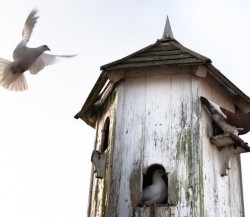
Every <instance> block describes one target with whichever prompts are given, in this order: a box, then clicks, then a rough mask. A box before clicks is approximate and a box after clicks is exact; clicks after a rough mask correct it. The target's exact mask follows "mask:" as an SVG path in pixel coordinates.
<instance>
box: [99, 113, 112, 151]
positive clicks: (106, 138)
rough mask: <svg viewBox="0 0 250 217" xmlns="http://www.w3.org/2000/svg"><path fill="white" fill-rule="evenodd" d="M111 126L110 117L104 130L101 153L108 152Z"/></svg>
mask: <svg viewBox="0 0 250 217" xmlns="http://www.w3.org/2000/svg"><path fill="white" fill-rule="evenodd" d="M109 126H110V119H109V117H107V118H106V120H105V123H104V126H103V129H102V142H101V152H104V151H106V150H107V148H108V146H109Z"/></svg>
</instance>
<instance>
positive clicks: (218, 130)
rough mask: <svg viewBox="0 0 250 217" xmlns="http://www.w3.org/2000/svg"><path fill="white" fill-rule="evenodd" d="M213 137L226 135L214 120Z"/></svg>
mask: <svg viewBox="0 0 250 217" xmlns="http://www.w3.org/2000/svg"><path fill="white" fill-rule="evenodd" d="M212 127H213V136H218V135H221V134H223V133H224V131H223V130H222V129H221V128H220V127H219V126H218V124H216V123H215V121H214V120H212Z"/></svg>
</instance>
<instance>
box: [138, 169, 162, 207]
mask: <svg viewBox="0 0 250 217" xmlns="http://www.w3.org/2000/svg"><path fill="white" fill-rule="evenodd" d="M164 175H166V173H165V172H164V171H163V170H162V169H157V170H155V172H154V174H153V183H152V184H151V185H149V186H147V187H146V188H144V189H143V192H142V204H144V205H149V206H150V205H153V204H163V203H166V198H167V186H166V183H165V181H164V179H163V176H164Z"/></svg>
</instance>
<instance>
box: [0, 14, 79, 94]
mask: <svg viewBox="0 0 250 217" xmlns="http://www.w3.org/2000/svg"><path fill="white" fill-rule="evenodd" d="M37 19H38V16H37V10H35V9H34V10H32V11H31V13H30V14H29V16H28V17H27V20H26V21H25V24H24V28H23V32H22V37H23V38H22V41H21V42H20V43H19V44H18V45H17V47H16V48H15V50H14V52H13V59H14V61H13V62H11V61H9V60H6V59H3V58H1V57H0V85H2V86H3V87H4V88H6V89H9V90H15V91H22V90H26V89H27V88H28V85H27V82H26V79H25V77H24V75H23V73H24V72H25V71H27V70H29V71H30V73H31V74H37V73H38V72H39V71H40V70H42V69H43V68H44V67H45V66H47V65H51V64H54V63H56V62H57V60H58V59H57V58H58V57H73V56H75V55H50V54H45V53H44V52H45V51H47V50H49V51H50V49H49V48H48V46H47V45H42V46H40V47H37V48H29V47H27V46H26V44H27V43H28V42H29V39H30V36H31V33H32V31H33V28H34V26H35V24H36V22H37Z"/></svg>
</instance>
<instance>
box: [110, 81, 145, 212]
mask: <svg viewBox="0 0 250 217" xmlns="http://www.w3.org/2000/svg"><path fill="white" fill-rule="evenodd" d="M144 83H145V78H137V79H126V80H125V81H124V82H123V83H122V84H120V86H119V87H118V95H119V100H118V103H117V119H116V137H115V147H114V160H113V168H114V169H113V180H112V193H113V196H112V197H113V200H115V201H112V202H111V203H110V206H116V207H114V208H113V209H112V211H111V212H110V213H109V216H110V217H113V216H114V217H115V216H132V213H133V212H135V210H136V208H137V205H138V203H139V202H140V195H141V193H140V192H141V177H142V173H141V159H142V158H141V152H142V150H141V148H142V144H143V143H144V135H143V134H144V132H143V129H144V127H143V126H144V122H143V121H142V120H143V115H144V113H145V108H144V106H143V105H144V104H145V97H144V94H145V90H144V88H145V85H144ZM117 179H119V181H118V182H119V184H118V183H116V182H117ZM125 204H126V205H125Z"/></svg>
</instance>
